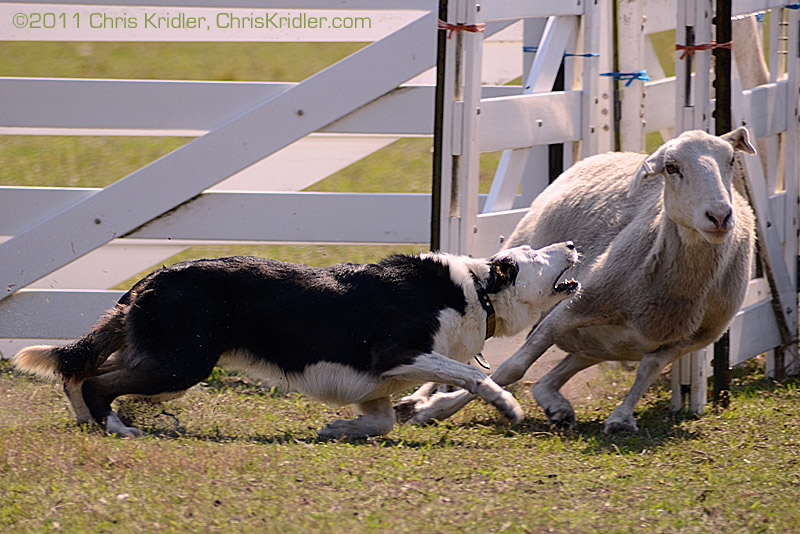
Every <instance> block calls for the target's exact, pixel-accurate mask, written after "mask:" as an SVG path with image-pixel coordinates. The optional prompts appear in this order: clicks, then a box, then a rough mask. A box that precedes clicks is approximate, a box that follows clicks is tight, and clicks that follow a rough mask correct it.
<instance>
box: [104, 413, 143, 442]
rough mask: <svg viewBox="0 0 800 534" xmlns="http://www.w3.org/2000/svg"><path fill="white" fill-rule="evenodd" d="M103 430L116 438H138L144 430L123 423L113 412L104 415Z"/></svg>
mask: <svg viewBox="0 0 800 534" xmlns="http://www.w3.org/2000/svg"><path fill="white" fill-rule="evenodd" d="M105 431H106V434H111V435H112V436H116V437H118V438H140V437H142V436H144V432H142V431H141V430H139V429H138V428H136V427H135V426H127V425H125V424H124V423H123V422H122V421H121V420H120V419H119V417H117V414H115V413H112V414H110V415H109V416H108V417H106V420H105Z"/></svg>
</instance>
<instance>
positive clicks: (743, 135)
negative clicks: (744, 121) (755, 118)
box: [722, 126, 756, 156]
mask: <svg viewBox="0 0 800 534" xmlns="http://www.w3.org/2000/svg"><path fill="white" fill-rule="evenodd" d="M722 138H723V139H725V140H726V141H727V142H729V143H730V144H731V146H733V150H734V151H735V152H744V153H745V154H750V155H751V156H753V155H755V153H756V149H755V147H754V146H753V145H752V144H751V143H750V134H749V133H748V132H747V128H745V127H744V126H739V127H738V128H736V129H735V130H734V131H732V132H728V133H726V134H725V135H723V136H722Z"/></svg>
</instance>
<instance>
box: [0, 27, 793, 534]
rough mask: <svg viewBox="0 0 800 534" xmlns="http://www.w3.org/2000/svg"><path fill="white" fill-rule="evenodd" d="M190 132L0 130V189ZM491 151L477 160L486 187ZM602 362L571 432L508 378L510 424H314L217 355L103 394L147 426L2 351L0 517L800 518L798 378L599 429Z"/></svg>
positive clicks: (343, 176) (120, 74)
mask: <svg viewBox="0 0 800 534" xmlns="http://www.w3.org/2000/svg"><path fill="white" fill-rule="evenodd" d="M360 46H361V45H359V44H355V45H331V44H322V45H320V44H275V43H271V44H257V43H230V44H221V43H215V44H196V43H189V44H158V43H142V44H130V43H126V44H122V43H92V44H87V43H0V76H54V77H58V76H64V77H107V78H144V79H210V80H280V81H298V80H301V79H303V78H305V77H307V76H308V75H310V74H312V73H313V72H316V71H318V70H319V69H320V68H322V67H324V66H325V65H328V64H331V63H332V62H333V61H335V60H336V59H338V58H340V57H343V56H344V55H347V54H348V53H351V52H352V51H354V50H357V49H358V48H359V47H360ZM667 57H671V53H670V54H667ZM667 70H669V69H667ZM187 141H188V140H187V139H184V138H99V137H14V136H0V161H3V162H4V164H3V165H2V166H0V184H2V185H55V186H65V187H103V186H105V185H107V184H109V183H111V182H113V181H115V180H117V179H119V178H121V177H122V176H125V175H126V174H128V173H130V172H132V171H133V170H135V169H137V168H139V167H141V166H142V165H144V164H145V163H147V162H149V161H152V160H153V159H156V158H157V157H159V156H161V155H163V154H165V153H167V152H169V151H171V150H174V149H175V148H178V147H179V146H181V145H182V144H184V143H186V142H187ZM651 142H657V140H655V138H653V140H652V141H651ZM496 160H497V154H489V155H484V156H482V158H481V164H482V171H481V174H482V177H483V185H482V190H483V191H484V192H485V191H486V190H487V188H488V177H490V176H491V175H492V174H493V171H494V168H495V166H496ZM429 175H430V140H428V139H404V140H401V141H398V142H397V143H394V144H393V145H391V146H390V147H387V148H386V149H383V150H382V151H380V152H379V153H376V154H374V155H372V156H370V157H368V158H366V159H365V160H362V161H361V162H358V163H356V164H353V165H351V166H350V167H348V168H346V169H344V170H342V171H340V172H339V173H337V174H336V175H333V176H332V177H330V178H328V179H326V180H325V181H323V182H320V183H319V184H315V185H314V186H312V188H310V190H316V191H393V192H427V191H428V190H429V187H430V186H429V185H428V184H429ZM411 248H412V249H413V248H414V247H411ZM397 250H398V249H397V248H396V247H358V246H344V245H342V246H325V247H322V246H312V245H309V246H305V247H289V246H269V247H245V246H240V247H235V248H231V247H203V248H192V249H189V250H188V251H187V252H185V253H183V254H182V255H181V256H179V257H176V258H171V259H170V260H169V261H170V262H171V261H177V260H179V259H184V258H186V257H193V256H197V255H207V256H217V255H225V254H229V253H239V254H260V255H267V256H270V257H275V258H278V259H287V260H291V261H298V262H301V263H308V264H312V265H327V264H330V263H333V262H335V261H341V260H342V259H346V260H348V261H356V262H364V261H372V260H373V259H374V258H376V257H379V256H382V255H384V254H387V253H389V252H394V251H397ZM128 285H129V284H128ZM604 373H605V374H603V375H602V376H601V378H600V380H599V381H598V383H597V384H594V388H595V389H596V390H597V394H594V395H592V397H593V398H594V399H596V400H595V401H594V402H593V403H592V404H584V405H579V406H576V410H577V415H578V419H579V421H580V423H579V425H578V427H577V428H576V429H575V430H573V431H568V432H563V433H557V432H552V431H551V429H549V428H548V427H547V425H546V423H545V420H544V417H543V415H542V414H541V411H540V409H539V408H537V407H536V405H535V402H534V401H533V400H532V398H531V397H530V395H529V394H528V393H527V392H526V391H524V390H521V391H518V392H517V394H518V396H519V398H520V400H521V402H522V403H523V407H524V408H525V412H526V414H527V418H526V419H525V421H524V422H523V423H522V424H521V425H520V426H518V427H516V428H509V427H508V426H507V425H506V424H505V423H504V422H503V421H501V420H499V419H498V417H497V414H496V413H495V412H494V411H493V410H491V409H490V408H488V407H486V406H485V405H482V404H479V403H473V404H472V405H470V406H468V407H467V409H465V410H464V411H463V412H460V413H459V414H457V415H456V416H454V417H453V418H452V420H450V421H446V422H444V423H441V424H438V425H434V426H429V427H398V428H396V429H395V430H393V431H392V432H391V433H390V434H388V435H387V436H386V437H383V438H375V439H369V440H365V441H362V442H354V443H348V442H318V441H317V440H316V439H315V435H316V431H317V430H318V429H319V428H320V427H322V426H323V425H325V424H326V423H328V422H330V421H331V420H332V419H334V418H337V417H349V416H352V414H351V413H350V412H349V410H348V409H346V408H345V409H334V408H330V407H326V406H324V405H321V404H319V403H316V402H312V401H309V400H307V399H305V398H304V397H302V396H299V395H297V394H291V393H290V394H283V393H280V392H278V391H275V390H274V389H270V388H267V387H263V386H261V385H259V384H254V383H252V382H250V381H248V380H246V379H243V378H241V377H239V376H237V375H229V374H226V373H222V372H216V373H215V374H214V375H213V376H212V377H211V378H210V379H209V380H208V381H207V382H206V383H204V384H203V385H201V386H198V387H197V388H195V389H194V390H192V391H191V392H190V393H189V395H187V396H186V397H184V398H182V399H179V400H175V401H170V402H169V403H167V404H165V405H164V406H162V407H153V406H149V405H141V404H136V403H132V402H126V401H122V402H119V403H118V408H119V409H120V411H121V412H122V413H123V414H124V415H125V416H126V417H128V418H131V419H132V420H133V421H134V422H135V423H136V424H137V425H139V426H141V427H142V428H144V429H145V430H147V431H148V432H150V433H151V434H150V435H149V436H147V437H145V438H142V439H139V440H118V439H115V438H112V437H106V436H103V435H102V434H101V433H99V432H98V431H96V430H92V429H83V430H82V429H78V428H76V427H75V426H74V424H73V421H72V419H71V416H70V415H69V413H68V410H67V409H66V407H65V402H64V400H63V398H62V394H61V392H60V388H59V387H58V386H56V385H53V384H49V383H45V382H41V381H37V380H34V379H31V378H27V377H20V376H14V374H13V373H12V371H11V370H10V368H9V365H8V363H7V362H5V361H0V398H2V408H3V409H2V410H0V531H3V532H14V533H34V532H35V533H39V532H44V531H59V532H76V533H77V532H81V533H85V532H109V533H114V532H124V533H129V532H153V531H162V532H164V533H172V532H176V533H177V532H193V533H194V532H230V531H233V532H287V533H291V532H303V533H310V532H323V531H325V532H328V531H349V532H351V533H353V534H355V533H362V532H364V533H371V532H447V533H451V532H470V533H483V532H512V533H526V532H534V533H540V532H559V533H579V532H599V531H603V532H608V533H615V532H620V533H622V532H624V533H627V532H648V533H649V532H653V533H659V532H714V533H716V532H720V531H725V532H727V533H739V532H741V533H745V532H746V533H752V532H791V531H796V529H797V525H798V524H800V511H798V508H797V502H798V498H800V460H798V456H797V451H798V450H800V423H798V421H800V413H798V412H800V393H798V388H797V383H796V382H789V383H786V384H778V383H773V382H770V381H768V380H766V379H764V377H763V376H762V375H761V374H760V373H761V372H760V371H759V370H758V368H756V367H753V366H749V367H748V369H746V370H743V371H742V372H741V374H740V376H739V377H738V378H737V379H736V382H735V385H734V396H733V402H732V408H731V409H730V410H727V411H725V412H719V413H710V414H707V415H705V416H703V417H700V418H694V417H692V416H689V415H686V414H683V415H680V416H677V417H676V416H673V415H672V414H671V412H670V410H669V391H668V387H667V385H666V384H665V383H660V384H658V385H657V386H656V387H654V388H653V389H651V390H650V391H649V392H648V393H647V394H646V396H645V399H643V401H642V402H641V403H640V404H639V410H638V412H637V415H638V417H639V422H640V427H641V428H642V431H641V432H640V433H639V434H636V435H633V434H623V435H615V436H612V437H607V436H605V435H603V434H602V422H603V420H604V418H605V417H606V416H607V415H608V414H609V413H610V411H611V410H612V409H613V406H615V405H616V404H617V403H618V402H619V401H620V400H621V398H622V395H623V394H624V392H625V391H627V388H628V387H629V386H630V383H631V381H632V376H631V374H630V372H625V371H619V370H617V371H613V370H606V371H604ZM162 410H164V411H166V412H169V413H171V414H174V415H175V416H176V417H177V418H178V420H179V421H180V425H181V427H182V428H183V429H184V431H183V432H182V433H175V432H174V430H175V425H176V422H175V421H176V420H175V419H174V418H173V417H172V416H169V415H165V414H164V413H162Z"/></svg>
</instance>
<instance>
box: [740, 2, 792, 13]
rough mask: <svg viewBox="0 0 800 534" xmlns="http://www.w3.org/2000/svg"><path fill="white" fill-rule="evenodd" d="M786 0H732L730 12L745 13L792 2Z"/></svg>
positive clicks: (765, 9)
mask: <svg viewBox="0 0 800 534" xmlns="http://www.w3.org/2000/svg"><path fill="white" fill-rule="evenodd" d="M792 3H793V2H787V1H786V0H734V2H733V10H732V14H733V16H734V17H735V16H736V15H747V14H749V13H756V12H758V11H767V10H769V9H774V8H776V7H782V6H785V5H789V4H792Z"/></svg>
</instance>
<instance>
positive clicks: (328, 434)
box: [317, 415, 394, 440]
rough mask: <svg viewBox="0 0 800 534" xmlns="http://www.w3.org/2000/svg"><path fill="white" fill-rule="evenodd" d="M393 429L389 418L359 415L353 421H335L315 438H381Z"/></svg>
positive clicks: (392, 421)
mask: <svg viewBox="0 0 800 534" xmlns="http://www.w3.org/2000/svg"><path fill="white" fill-rule="evenodd" d="M393 427H394V420H393V419H391V418H387V417H383V416H375V415H359V416H358V417H356V418H355V419H337V420H336V421H334V422H332V423H330V424H329V425H327V426H326V427H324V428H323V429H322V430H320V431H319V432H318V433H317V438H318V439H322V440H329V439H365V438H368V437H371V436H381V435H383V434H386V433H387V432H389V431H390V430H391V429H392V428H393Z"/></svg>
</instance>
